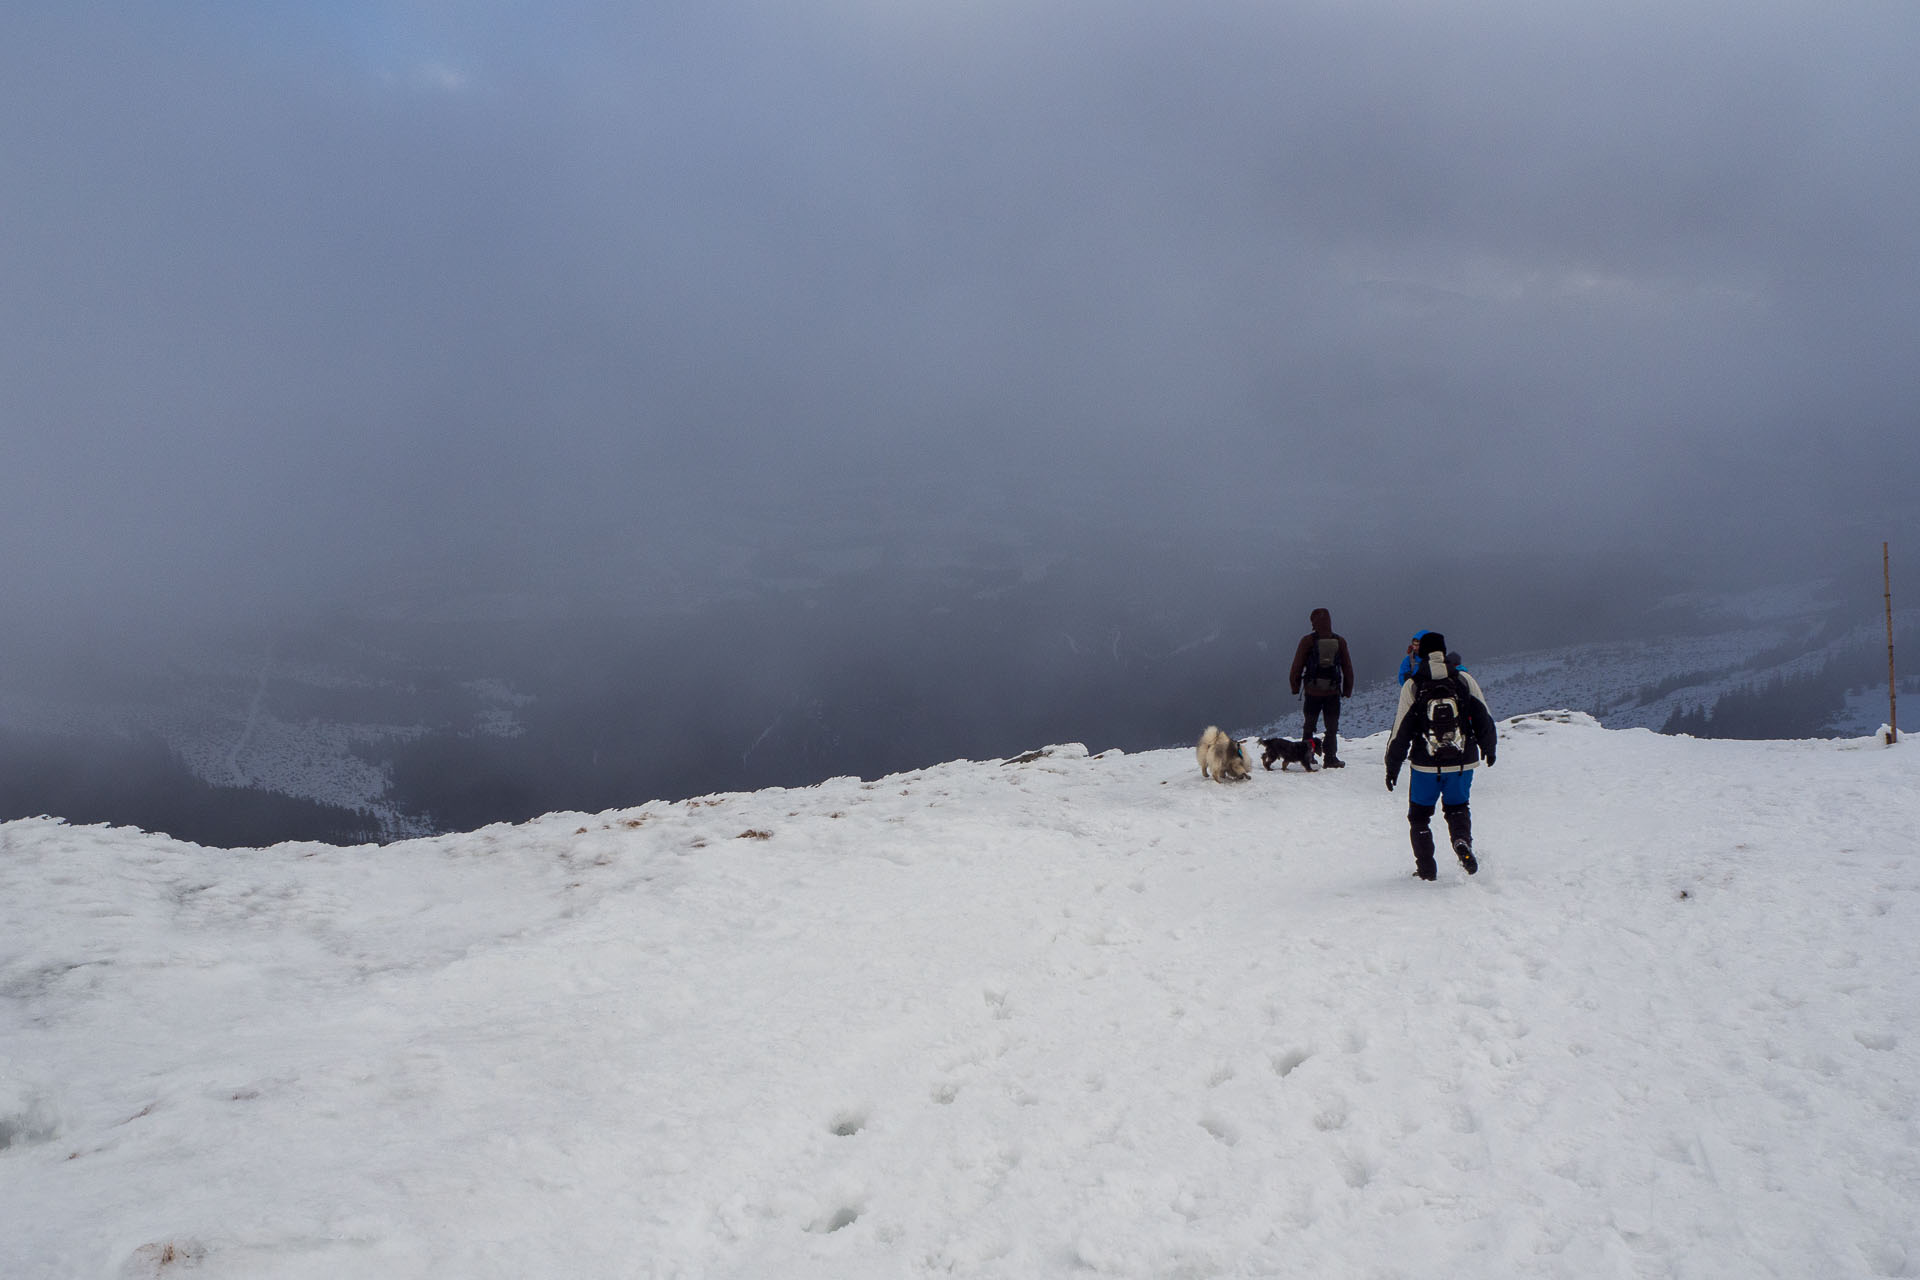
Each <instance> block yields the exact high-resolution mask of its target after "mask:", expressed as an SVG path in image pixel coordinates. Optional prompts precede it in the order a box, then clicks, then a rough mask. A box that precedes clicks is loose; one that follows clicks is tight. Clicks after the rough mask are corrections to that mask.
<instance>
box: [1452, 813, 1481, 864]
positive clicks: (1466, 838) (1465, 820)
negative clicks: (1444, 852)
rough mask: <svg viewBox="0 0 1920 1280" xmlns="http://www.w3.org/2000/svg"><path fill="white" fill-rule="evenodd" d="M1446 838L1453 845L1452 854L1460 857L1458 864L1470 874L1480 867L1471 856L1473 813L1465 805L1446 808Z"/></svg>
mask: <svg viewBox="0 0 1920 1280" xmlns="http://www.w3.org/2000/svg"><path fill="white" fill-rule="evenodd" d="M1446 818H1447V839H1448V841H1449V842H1450V843H1451V844H1452V845H1453V856H1454V857H1456V858H1458V859H1460V865H1461V866H1463V867H1465V868H1466V869H1467V874H1468V875H1472V874H1473V873H1474V872H1476V871H1478V870H1479V869H1480V863H1479V861H1478V860H1477V859H1475V858H1474V856H1473V813H1472V811H1471V810H1469V809H1468V808H1467V807H1466V806H1465V805H1462V806H1460V807H1459V808H1458V809H1448V810H1447V811H1446Z"/></svg>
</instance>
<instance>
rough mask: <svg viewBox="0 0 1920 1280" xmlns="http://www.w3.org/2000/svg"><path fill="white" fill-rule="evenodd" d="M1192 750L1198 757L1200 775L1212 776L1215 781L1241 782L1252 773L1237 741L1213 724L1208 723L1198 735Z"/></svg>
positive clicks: (1245, 754) (1245, 755) (1204, 776)
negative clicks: (1197, 740) (1205, 728)
mask: <svg viewBox="0 0 1920 1280" xmlns="http://www.w3.org/2000/svg"><path fill="white" fill-rule="evenodd" d="M1193 752H1194V754H1195V755H1197V756H1199V757H1200V776H1201V777H1203V778H1212V779H1213V780H1214V781H1215V782H1242V781H1244V780H1246V779H1247V778H1249V777H1251V776H1252V775H1253V770H1252V768H1251V767H1249V766H1248V764H1247V753H1246V752H1245V751H1244V750H1242V749H1241V746H1240V744H1239V743H1238V742H1235V741H1234V740H1233V739H1232V738H1230V737H1228V736H1227V735H1226V734H1224V733H1222V732H1221V731H1220V729H1219V728H1218V727H1217V726H1215V725H1208V726H1207V731H1206V732H1205V733H1203V734H1201V735H1200V743H1199V745H1198V746H1196V747H1194V749H1193Z"/></svg>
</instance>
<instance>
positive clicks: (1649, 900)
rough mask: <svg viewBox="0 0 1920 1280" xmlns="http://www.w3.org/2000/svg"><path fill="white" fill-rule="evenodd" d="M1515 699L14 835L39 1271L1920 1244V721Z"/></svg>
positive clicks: (1456, 1254)
mask: <svg viewBox="0 0 1920 1280" xmlns="http://www.w3.org/2000/svg"><path fill="white" fill-rule="evenodd" d="M1497 710H1498V708H1497V707H1496V711H1497ZM1200 727H1201V725H1200V723H1198V722H1197V723H1196V724H1195V731H1196V733H1197V732H1198V730H1199V728H1200ZM1500 729H1501V746H1500V752H1499V762H1498V767H1497V768H1493V769H1487V770H1483V771H1482V773H1481V776H1480V779H1479V782H1478V784H1477V786H1476V788H1475V791H1474V815H1475V819H1476V845H1477V847H1478V851H1479V855H1480V861H1481V870H1480V873H1479V874H1478V875H1477V876H1475V877H1472V878H1471V879H1469V878H1468V877H1466V876H1465V875H1464V874H1462V873H1461V872H1460V871H1459V870H1458V869H1457V868H1455V867H1453V866H1451V865H1446V866H1444V867H1443V869H1442V871H1441V874H1440V879H1439V881H1438V882H1437V883H1434V884H1426V883H1422V882H1420V881H1417V880H1415V879H1414V878H1413V877H1412V875H1411V874H1410V873H1411V871H1412V860H1411V856H1410V854H1409V851H1408V845H1407V832H1406V821H1405V810H1406V804H1405V799H1404V795H1400V794H1396V795H1389V794H1388V793H1387V792H1386V790H1385V788H1384V786H1383V785H1382V776H1383V768H1382V752H1383V749H1384V746H1385V740H1384V735H1380V734H1376V735H1375V736H1373V737H1371V738H1361V739H1359V740H1357V741H1353V742H1350V743H1347V744H1345V745H1344V748H1343V755H1345V756H1346V758H1347V760H1348V764H1349V767H1348V768H1347V769H1345V770H1344V771H1339V772H1333V773H1328V772H1316V773H1313V774H1304V773H1301V772H1300V771H1298V770H1290V771H1287V772H1285V773H1281V772H1278V771H1276V772H1272V773H1267V772H1263V771H1260V770H1255V772H1254V776H1253V777H1252V778H1251V779H1249V780H1248V781H1245V782H1242V783H1237V784H1230V785H1221V784H1216V783H1212V782H1207V781H1203V780H1202V779H1201V777H1200V776H1199V772H1198V769H1197V768H1196V767H1195V763H1194V755H1193V751H1192V750H1191V749H1190V748H1180V749H1178V750H1163V751H1147V752H1141V753H1137V754H1121V753H1118V752H1106V753H1103V754H1100V755H1097V756H1096V755H1089V754H1088V753H1087V752H1086V750H1085V749H1084V748H1080V747H1074V746H1060V747H1054V748H1052V749H1049V750H1047V751H1045V752H1041V753H1037V754H1032V755H1031V757H1030V758H1028V757H1022V758H1020V759H1018V760H1015V761H1009V762H1006V763H1002V762H999V761H991V762H955V763H950V764H944V765H940V766H937V767H934V768H928V769H924V770H920V771H917V772H913V773H904V774H896V775H892V776H888V777H884V778H880V779H878V780H875V781H861V780H859V779H854V778H837V779H833V780H830V781H827V782H825V783H822V784H820V785H818V786H813V787H808V788H804V789H792V790H779V789H774V790H766V791H759V792H753V793H741V794H723V795H712V796H707V797H702V798H699V799H692V800H685V801H681V802H676V803H666V802H655V803H651V804H646V805H643V806H641V807H639V808H633V809H625V810H617V811H611V812H606V813H599V814H593V815H582V814H578V813H572V814H550V815H548V816H546V817H543V818H540V819H537V820H535V821H532V822H528V823H526V824H524V825H519V826H492V827H487V828H484V829H482V830H478V831H474V832H470V833H466V834H458V835H443V836H436V837H431V838H423V839H415V840H407V841H401V842H399V843H395V844H391V845H388V846H385V847H376V846H372V845H366V846H359V847H347V848H343V847H335V846H331V845H325V844H282V845H277V846H274V847H271V848H264V849H233V850H228V849H211V848H203V847H200V846H197V845H192V844H186V843H181V842H178V841H175V840H172V839H168V838H166V837H163V836H158V835H150V834H145V833H142V832H140V831H137V830H134V829H131V828H111V827H74V826H69V825H66V824H64V823H62V822H59V821H57V820H53V819H25V820H20V821H15V822H10V823H6V824H4V825H0V1217H4V1219H5V1225H4V1230H0V1275H4V1276H7V1277H15V1278H39V1277H61V1278H69V1277H160V1278H162V1280H172V1278H173V1277H175V1276H179V1277H190V1278H191V1280H215V1278H218V1280H239V1278H242V1277H245V1278H247V1280H260V1278H262V1277H272V1278H288V1280H292V1278H302V1280H305V1278H318V1277H326V1278H327V1280H338V1278H339V1277H343V1276H379V1277H389V1278H393V1277H436V1278H437V1277H449V1278H451V1277H459V1278H461V1280H476V1278H486V1277H498V1278H500V1280H526V1278H529V1277H554V1278H560V1277H567V1278H578V1277H649V1278H660V1280H665V1278H667V1277H683V1278H687V1280H692V1278H695V1277H713V1278H719V1277H741V1278H747V1277H754V1278H758V1277H781V1278H782V1280H795V1278H804V1277H818V1278H820V1280H827V1278H829V1277H831V1278H833V1280H848V1278H853V1277H873V1278H875V1280H878V1278H880V1277H888V1278H895V1277H920V1276H942V1277H945V1276H985V1277H1060V1278H1061V1280H1067V1278H1070V1277H1071V1278H1076V1280H1078V1278H1081V1277H1140V1278H1142V1280H1145V1278H1150V1277H1151V1278H1156V1280H1158V1278H1165V1277H1212V1276H1221V1277H1226V1276H1234V1277H1250V1276H1298V1277H1408V1278H1409V1280H1413V1278H1415V1277H1418V1278H1419V1280H1432V1278H1434V1277H1462V1278H1465V1277H1507V1276H1513V1277H1534V1276H1538V1277H1567V1278H1569V1280H1571V1278H1576V1277H1577V1278H1580V1280H1591V1278H1593V1277H1621V1278H1623V1280H1624V1278H1626V1277H1754V1276H1782V1277H1837V1276H1913V1275H1920V1211H1916V1206H1920V848H1917V847H1916V838H1915V834H1914V815H1915V814H1916V813H1920V757H1917V756H1916V755H1915V754H1914V750H1915V749H1914V748H1913V747H1912V746H1911V745H1909V744H1907V743H1904V742H1903V743H1901V744H1899V745H1897V746H1893V747H1888V746H1885V745H1884V744H1883V743H1882V741H1881V740H1880V739H1879V738H1871V737H1861V738H1851V739H1841V740H1829V741H1814V740H1807V741H1771V742H1736V741H1701V740H1695V739H1691V738H1684V737H1663V736H1659V735H1656V734H1654V733H1652V732H1649V731H1647V730H1645V729H1607V728H1604V727H1602V726H1601V725H1600V724H1599V723H1598V722H1597V721H1595V720H1593V719H1591V718H1589V717H1587V716H1585V715H1581V714H1577V713H1567V712H1549V713H1542V714H1534V715H1527V716H1522V717H1518V718H1516V719H1513V720H1509V721H1506V722H1503V723H1502V724H1501V726H1500Z"/></svg>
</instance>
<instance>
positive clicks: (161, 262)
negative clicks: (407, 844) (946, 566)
mask: <svg viewBox="0 0 1920 1280" xmlns="http://www.w3.org/2000/svg"><path fill="white" fill-rule="evenodd" d="M1917 67H1920V4H1915V3H1912V0H1858V2H1856V0H1847V2H1845V3H1840V4H1828V5H1808V4H1784V3H1774V2H1772V0H1737V2H1736V0H1729V2H1727V3H1697V2H1694V0H1662V2H1661V3H1606V4H1588V3H1565V4H1560V3H1553V4H1547V3H1540V2H1539V0H1525V2H1523V3H1474V4H1471V5H1467V4H1460V5H1445V4H1433V3H1427V2H1425V0H1421V2H1419V3H1414V2H1412V0H1393V2H1387V3H1370V2H1368V0H1328V2H1326V3H1290V2H1287V0H1265V2H1261V3H1253V2H1241V0H1212V2H1210V0H1180V2H1179V3H1172V2H1168V3H1139V2H1136V0H1097V2H1096V0H1086V2H1074V0H1065V2H1060V0H1046V2H1031V0H933V2H927V0H809V2H805V3H795V2H794V0H778V2H769V3H764V4H757V3H747V4H738V3H730V2H728V0H655V2H650V3H611V2H602V0H558V2H554V3H539V4H533V3H510V2H508V0H473V2H464V3H457V2H455V0H417V2H415V3H374V2H372V0H329V2H328V3H315V4H271V5H268V4H259V3H253V2H243V0H227V2H220V0H174V2H169V3H164V4H160V3H132V2H129V3H124V4H109V3H95V2H92V0H11V2H10V3H8V4H6V5H5V6H3V7H0V448H3V449H4V458H3V465H0V532H3V533H4V536H5V539H6V547H7V554H6V556H5V557H4V565H3V566H0V587H4V589H5V590H6V591H7V594H8V600H9V605H8V609H9V612H10V613H15V614H16V615H17V614H18V613H21V612H46V613H49V614H57V613H58V612H60V611H63V610H69V609H73V610H80V611H82V612H85V611H87V610H95V611H98V610H101V609H102V608H103V607H104V606H105V605H106V604H110V603H114V602H122V601H125V602H140V603H142V604H145V603H148V602H151V601H153V600H156V599H162V598H164V599H171V600H176V601H179V600H185V601H191V602H193V604H194V607H196V608H206V609H214V610H216V611H217V610H219V609H221V608H233V609H235V610H246V609H251V608H257V607H260V606H261V605H262V604H264V603H266V602H269V601H272V602H279V603H286V602H294V603H301V602H313V601H319V600H324V599H330V598H334V597H337V596H340V595H344V594H350V593H352V592H353V591H354V590H355V589H356V585H357V584H361V583H366V582H369V581H373V580H376V579H379V578H381V577H382V575H386V574H389V573H391V572H393V571H396V570H398V571H400V572H402V573H405V572H407V571H409V570H413V569H417V568H419V567H422V566H425V567H428V568H434V567H436V566H444V565H446V564H449V563H453V564H459V563H466V562H471V563H475V564H499V565H506V566H509V569H508V571H509V572H518V571H525V572H534V571H536V569H537V568H538V567H540V566H545V567H546V570H550V569H551V566H553V565H555V564H564V565H567V566H569V567H570V570H571V571H573V572H576V573H579V574H581V575H582V576H583V577H587V578H590V577H591V576H592V575H593V574H594V573H595V572H596V571H597V566H599V565H601V564H602V563H603V562H612V561H619V560H621V559H622V558H629V559H630V558H631V557H632V556H634V555H635V554H639V553H640V552H641V551H643V552H644V554H645V555H646V556H647V557H650V558H651V559H653V560H656V561H659V562H662V563H666V564H671V565H673V566H676V567H677V568H679V569H680V570H682V571H684V572H692V573H698V572H701V571H703V566H704V565H705V564H706V563H707V560H706V559H705V557H707V556H708V555H709V553H710V552H711V549H712V546H713V544H714V541H715V539H716V537H717V536H718V535H717V534H716V533H715V531H717V530H726V531H729V532H732V533H737V532H738V531H740V530H743V529H751V528H752V527H753V525H754V521H755V520H756V519H757V518H758V516H759V515H760V514H762V513H770V512H778V513H783V515H796V514H797V517H798V518H801V519H810V518H812V517H813V516H816V515H821V514H824V513H827V512H830V511H831V510H832V508H833V507H834V505H835V504H836V503H838V502H841V501H843V500H850V499H851V496H852V495H861V494H866V495H872V494H881V495H891V496H892V498H893V500H894V503H895V509H896V510H905V511H907V512H908V513H909V514H911V513H912V512H913V510H914V507H915V504H925V508H926V512H927V516H928V518H929V519H932V518H933V517H934V514H935V509H936V508H938V509H939V511H940V513H941V514H942V515H943V516H946V515H951V514H953V513H955V512H958V513H963V514H964V513H966V512H970V511H978V512H980V513H981V514H982V516H983V518H988V519H991V520H996V521H998V520H1003V519H1011V518H1014V517H1010V516H1009V515H1008V512H1009V511H1018V510H1021V509H1026V508H1034V507H1038V508H1039V509H1042V510H1045V511H1051V512H1053V513H1054V515H1053V516H1052V517H1050V518H1053V519H1057V520H1058V521H1059V522H1060V523H1061V524H1062V526H1063V527H1065V528H1066V529H1068V530H1072V529H1075V528H1081V527H1094V526H1097V525H1100V524H1101V523H1102V522H1106V523H1108V524H1119V523H1133V524H1136V525H1139V526H1143V527H1154V526H1158V527H1162V528H1165V529H1166V530H1168V531H1169V536H1172V537H1176V538H1180V537H1188V536H1191V537H1193V538H1194V539H1195V542H1196V546H1200V547H1203V546H1204V543H1205V540H1208V539H1214V538H1217V537H1219V536H1220V534H1219V530H1221V529H1222V528H1226V529H1228V530H1232V531H1236V532H1237V531H1245V532H1246V533H1247V535H1248V536H1249V537H1256V538H1260V539H1265V540H1266V541H1264V542H1262V543H1261V545H1263V546H1283V545H1284V543H1283V542H1276V541H1274V539H1276V538H1278V537H1281V536H1282V534H1283V532H1284V531H1287V530H1296V531H1307V530H1311V531H1313V532H1314V533H1315V534H1316V536H1318V537H1320V538H1321V539H1322V540H1323V541H1326V540H1331V542H1332V545H1334V546H1336V547H1337V546H1338V545H1340V543H1341V542H1342V541H1343V540H1349V539H1350V540H1351V541H1352V543H1353V544H1354V545H1355V546H1356V547H1359V546H1362V545H1365V546H1374V547H1377V546H1380V545H1385V544H1392V543H1394V542H1395V541H1396V540H1399V539H1405V538H1406V537H1407V535H1408V532H1409V531H1410V530H1418V529H1435V528H1438V529H1439V534H1438V540H1439V541H1440V542H1442V543H1452V542H1467V543H1471V544H1475V545H1477V546H1480V545H1483V546H1492V547H1504V548H1521V549H1524V550H1527V551H1529V552H1532V551H1538V552H1539V553H1540V554H1541V555H1542V556H1544V557H1551V556H1554V555H1556V554H1559V553H1562V552H1564V551H1568V550H1576V551H1589V552H1591V551H1600V552H1605V551H1607V550H1609V549H1615V548H1617V549H1619V550H1621V551H1622V552H1654V553H1656V554H1657V553H1659V552H1660V551H1661V550H1662V549H1663V548H1667V547H1673V548H1690V547H1693V546H1696V545H1698V546H1704V547H1707V548H1709V549H1711V550H1713V551H1715V552H1716V553H1718V552H1726V553H1730V554H1734V555H1738V556H1741V557H1743V558H1753V557H1764V556H1773V555H1778V554H1781V552H1782V551H1783V549H1787V548H1799V549H1802V550H1805V549H1807V548H1810V547H1825V546H1828V545H1829V544H1835V545H1841V546H1845V547H1848V548H1851V547H1853V546H1854V545H1855V544H1857V545H1858V546H1859V547H1861V548H1865V550H1864V551H1863V552H1862V554H1864V555H1871V556H1872V557H1873V558H1874V559H1875V560H1877V552H1878V542H1879V540H1880V539H1881V538H1883V537H1889V536H1891V537H1894V538H1895V539H1896V546H1898V545H1899V541H1898V540H1899V538H1900V537H1901V535H1902V534H1906V535H1911V534H1913V533H1915V532H1916V531H1920V528H1917V527H1916V524H1915V523H1914V519H1913V517H1912V515H1911V514H1908V513H1910V512H1911V511H1912V510H1913V508H1914V506H1915V502H1914V499H1915V489H1916V478H1917V477H1920V430H1916V426H1917V425H1920V356H1916V352H1920V323H1916V321H1917V320H1920V222H1917V221H1916V210H1917V209H1920V75H1916V73H1915V69H1916V68H1917ZM1456 475H1457V476H1461V477H1464V479H1465V484H1466V486H1467V490H1466V495H1465V497H1464V499H1461V500H1454V499H1452V498H1451V497H1450V496H1449V495H1450V494H1452V493H1453V492H1454V490H1453V488H1452V487H1451V483H1450V481H1446V480H1444V479H1443V477H1452V476H1456ZM1449 504H1451V505H1453V506H1462V507H1464V508H1465V510H1464V511H1463V512H1462V513H1461V514H1460V515H1459V516H1457V517H1453V516H1450V515H1448V514H1447V510H1448V507H1449ZM1436 509H1439V511H1440V514H1439V515H1437V516H1436V514H1435V512H1436ZM1449 526H1451V527H1449ZM782 536H784V537H794V536H799V535H795V534H794V533H793V531H792V530H791V528H789V529H788V530H787V532H786V533H784V534H783V535H782ZM1836 540H1837V542H1836ZM1908 545H1909V546H1911V547H1912V552H1911V554H1913V555H1920V544H1916V543H1913V542H1911V541H1910V542H1909V544H1908ZM636 549H640V551H636ZM1850 553H1851V552H1849V554H1850ZM546 570H541V571H546ZM436 571H437V570H436Z"/></svg>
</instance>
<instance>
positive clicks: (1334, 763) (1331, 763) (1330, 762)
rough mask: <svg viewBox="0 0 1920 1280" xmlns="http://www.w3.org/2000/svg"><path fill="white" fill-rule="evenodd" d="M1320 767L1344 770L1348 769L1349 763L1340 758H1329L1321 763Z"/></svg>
mask: <svg viewBox="0 0 1920 1280" xmlns="http://www.w3.org/2000/svg"><path fill="white" fill-rule="evenodd" d="M1320 767H1321V768H1322V769H1344V768H1346V767H1347V762H1346V761H1345V760H1342V759H1341V758H1340V757H1339V756H1328V757H1327V758H1326V759H1324V760H1322V761H1321V762H1320Z"/></svg>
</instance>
